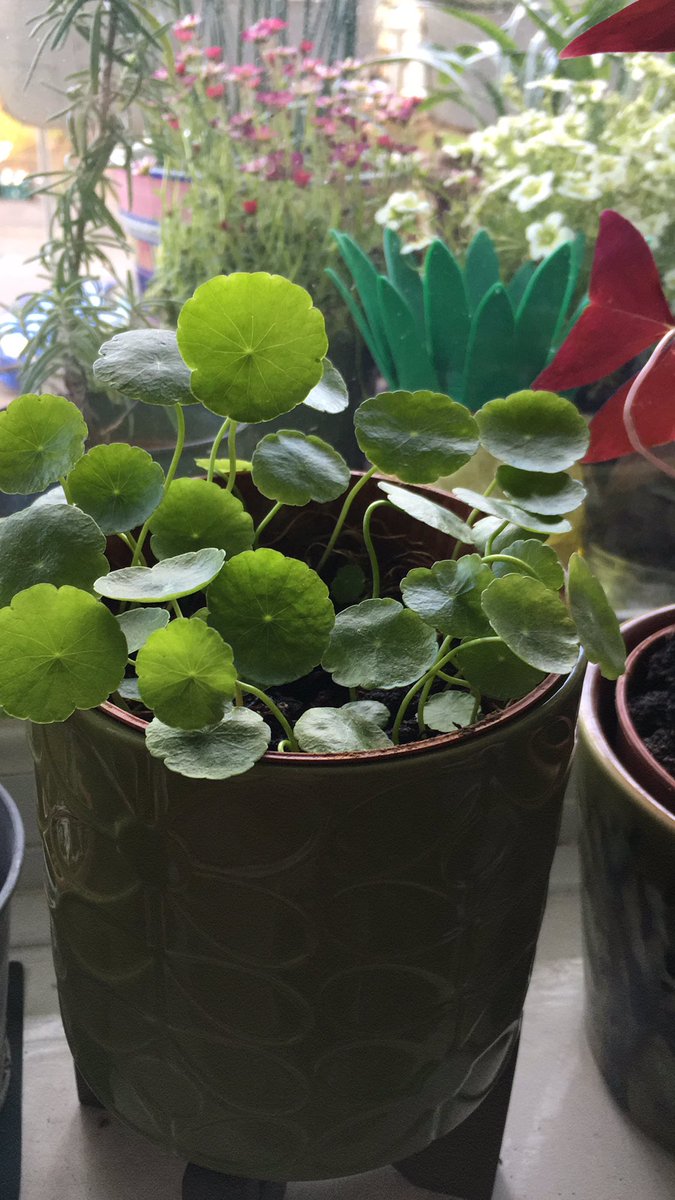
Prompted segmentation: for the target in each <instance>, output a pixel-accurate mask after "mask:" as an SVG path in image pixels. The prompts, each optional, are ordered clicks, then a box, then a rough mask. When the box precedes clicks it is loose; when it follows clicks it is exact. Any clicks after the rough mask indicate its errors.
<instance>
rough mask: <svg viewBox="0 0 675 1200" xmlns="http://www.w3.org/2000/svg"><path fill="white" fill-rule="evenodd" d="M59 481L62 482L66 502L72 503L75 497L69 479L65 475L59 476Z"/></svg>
mask: <svg viewBox="0 0 675 1200" xmlns="http://www.w3.org/2000/svg"><path fill="white" fill-rule="evenodd" d="M59 483H60V484H61V487H62V488H63V494H64V496H65V498H66V504H72V503H73V497H72V495H71V493H70V488H69V487H68V480H67V479H66V477H65V475H60V476H59Z"/></svg>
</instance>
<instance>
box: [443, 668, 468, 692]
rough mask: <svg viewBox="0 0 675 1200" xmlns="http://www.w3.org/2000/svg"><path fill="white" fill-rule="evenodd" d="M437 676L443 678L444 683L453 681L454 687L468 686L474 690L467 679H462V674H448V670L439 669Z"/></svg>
mask: <svg viewBox="0 0 675 1200" xmlns="http://www.w3.org/2000/svg"><path fill="white" fill-rule="evenodd" d="M436 678H437V679H442V680H443V682H444V683H451V684H452V686H453V687H463V688H468V689H469V691H470V692H471V691H473V688H472V687H471V684H470V683H469V682H468V680H466V679H462V676H461V675H448V674H447V672H446V671H437V672H436Z"/></svg>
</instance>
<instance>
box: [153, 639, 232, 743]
mask: <svg viewBox="0 0 675 1200" xmlns="http://www.w3.org/2000/svg"><path fill="white" fill-rule="evenodd" d="M136 670H137V673H138V686H139V689H140V693H141V697H142V699H143V701H144V703H145V704H147V706H148V708H151V709H152V710H153V712H154V713H155V715H156V716H157V718H158V720H160V721H162V722H164V724H166V725H172V726H175V727H176V728H178V729H203V728H204V727H205V726H206V725H215V724H216V722H217V721H220V720H221V719H222V717H223V714H224V712H225V706H226V704H227V703H229V701H230V700H232V699H234V692H235V684H236V682H237V673H236V671H235V669H234V659H233V655H232V649H231V647H230V646H228V644H227V642H224V641H223V639H222V638H221V636H220V634H219V633H216V631H215V629H209V627H208V625H205V624H204V622H203V621H189V620H187V619H185V618H182V619H180V620H177V621H172V622H171V624H170V625H167V627H166V629H160V630H158V631H157V632H156V633H153V634H151V636H150V637H149V638H148V640H147V642H146V643H145V645H144V646H143V647H142V649H141V650H139V652H138V657H137V659H136Z"/></svg>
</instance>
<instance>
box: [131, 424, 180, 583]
mask: <svg viewBox="0 0 675 1200" xmlns="http://www.w3.org/2000/svg"><path fill="white" fill-rule="evenodd" d="M175 410H176V420H177V422H178V432H177V434H176V449H175V450H174V452H173V458H172V459H171V462H170V464H169V469H168V471H167V473H166V478H165V480H164V490H163V492H162V499H164V497H165V496H166V494H167V492H168V490H169V488H170V486H171V483H172V480H173V477H174V475H175V474H176V471H177V470H178V464H179V462H180V459H181V455H182V453H183V449H184V446H185V413H184V412H183V406H182V404H177V405H176V406H175ZM153 515H154V514H151V515H150V516H149V517H148V519H147V521H146V522H145V525H144V526H143V528H142V529H141V532H140V533H139V535H138V541H137V542H136V549H135V550H134V557H133V558H132V560H131V565H132V567H135V566H137V565H138V563H139V561H140V559H141V556H142V554H143V546H144V545H145V539H146V538H147V536H148V531H149V529H150V522H151V521H152V517H153Z"/></svg>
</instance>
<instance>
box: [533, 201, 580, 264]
mask: <svg viewBox="0 0 675 1200" xmlns="http://www.w3.org/2000/svg"><path fill="white" fill-rule="evenodd" d="M564 220H565V218H564V217H563V215H562V213H559V212H552V213H549V214H548V216H547V217H545V218H544V220H543V221H535V222H533V224H532V225H528V227H527V229H526V230H525V236H526V238H527V244H528V246H529V249H530V258H533V259H535V260H536V259H539V258H546V256H547V255H548V254H552V253H553V251H554V250H557V249H558V247H559V246H562V245H563V244H564V243H565V242H569V241H570V240H571V238H573V237H574V233H573V231H572V230H571V229H570V228H569V226H567V225H564V224H563V221H564Z"/></svg>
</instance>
